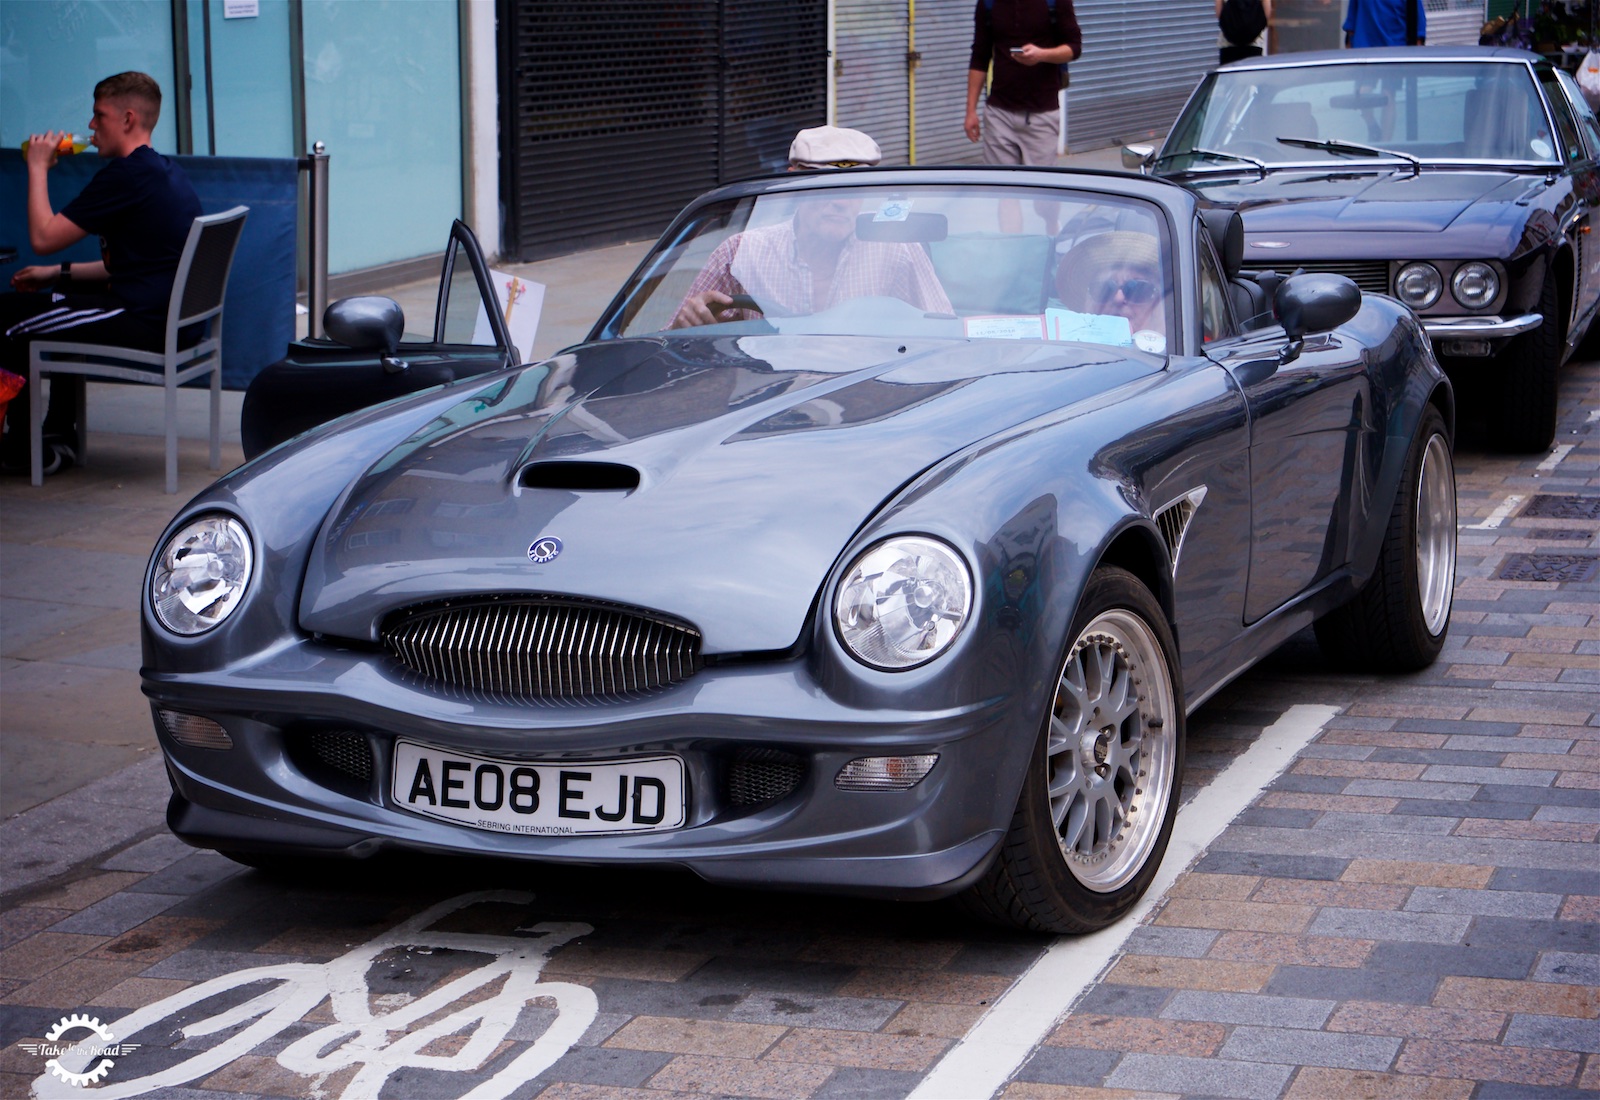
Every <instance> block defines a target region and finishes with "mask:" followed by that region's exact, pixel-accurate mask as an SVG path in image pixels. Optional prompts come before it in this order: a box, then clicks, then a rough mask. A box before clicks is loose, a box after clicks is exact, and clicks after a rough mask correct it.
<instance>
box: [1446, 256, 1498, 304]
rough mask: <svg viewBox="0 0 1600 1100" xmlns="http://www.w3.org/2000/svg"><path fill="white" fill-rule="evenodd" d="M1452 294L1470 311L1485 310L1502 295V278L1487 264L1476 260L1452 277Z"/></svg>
mask: <svg viewBox="0 0 1600 1100" xmlns="http://www.w3.org/2000/svg"><path fill="white" fill-rule="evenodd" d="M1450 293H1451V294H1453V295H1455V299H1456V301H1458V302H1460V303H1461V304H1462V305H1463V306H1466V307H1467V308H1468V309H1483V308H1484V307H1485V306H1487V305H1489V304H1490V303H1492V302H1493V301H1494V300H1495V298H1497V297H1498V296H1499V294H1500V276H1498V275H1496V274H1495V273H1494V268H1492V267H1490V266H1489V265H1488V264H1486V263H1480V262H1479V261H1476V260H1474V261H1473V262H1472V263H1469V264H1462V265H1461V266H1460V267H1458V268H1456V273H1455V274H1454V275H1452V276H1450Z"/></svg>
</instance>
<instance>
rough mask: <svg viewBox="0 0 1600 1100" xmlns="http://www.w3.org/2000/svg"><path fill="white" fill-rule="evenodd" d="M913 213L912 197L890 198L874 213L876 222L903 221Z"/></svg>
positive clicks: (873, 216) (873, 218)
mask: <svg viewBox="0 0 1600 1100" xmlns="http://www.w3.org/2000/svg"><path fill="white" fill-rule="evenodd" d="M910 213H911V200H910V199H889V200H887V201H885V202H884V204H883V205H882V206H880V207H878V212H877V213H876V214H874V215H872V220H873V221H875V222H903V221H905V220H906V218H907V217H908V216H909V215H910Z"/></svg>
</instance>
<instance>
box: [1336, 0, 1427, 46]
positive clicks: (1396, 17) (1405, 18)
mask: <svg viewBox="0 0 1600 1100" xmlns="http://www.w3.org/2000/svg"><path fill="white" fill-rule="evenodd" d="M1427 42H1428V13H1427V10H1426V9H1425V7H1424V6H1423V3H1422V0H1350V7H1349V8H1348V9H1346V11H1345V15H1344V44H1345V45H1346V46H1349V47H1353V48H1355V49H1361V48H1363V47H1366V46H1425V45H1427Z"/></svg>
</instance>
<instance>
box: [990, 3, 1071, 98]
mask: <svg viewBox="0 0 1600 1100" xmlns="http://www.w3.org/2000/svg"><path fill="white" fill-rule="evenodd" d="M1055 8H1056V17H1055V20H1054V22H1052V21H1051V19H1050V5H1049V4H1048V3H1047V2H1046V0H992V6H991V0H977V3H976V5H975V6H974V8H973V30H972V60H971V61H969V62H968V63H967V67H968V68H969V69H976V70H977V71H978V72H984V71H986V70H987V69H988V68H989V63H990V61H991V60H993V62H994V79H993V80H992V81H991V82H990V84H989V102H990V103H992V104H994V105H995V106H996V107H1004V108H1005V109H1006V110H1008V111H1053V110H1055V109H1056V107H1057V105H1058V101H1057V99H1056V93H1057V92H1058V91H1060V90H1061V70H1060V68H1059V67H1058V66H1056V65H1052V64H1048V63H1046V64H1043V65H1024V64H1022V63H1021V62H1020V61H1018V60H1016V59H1015V58H1013V57H1012V56H1011V49H1012V47H1013V46H1026V45H1028V44H1029V43H1032V44H1033V45H1035V46H1041V47H1045V48H1051V47H1055V46H1071V47H1072V55H1073V57H1074V58H1077V57H1081V56H1082V55H1083V31H1082V29H1080V28H1079V26H1078V17H1077V15H1075V14H1074V13H1073V11H1072V0H1056V4H1055Z"/></svg>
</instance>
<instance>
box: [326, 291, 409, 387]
mask: <svg viewBox="0 0 1600 1100" xmlns="http://www.w3.org/2000/svg"><path fill="white" fill-rule="evenodd" d="M322 331H324V332H326V333H327V334H328V336H329V338H330V339H333V340H337V341H338V342H339V343H341V344H343V345H344V346H345V347H347V348H354V349H356V350H357V351H376V352H381V353H382V361H383V369H384V370H386V371H388V372H389V373H390V374H398V373H399V372H400V371H403V370H405V369H406V366H407V364H406V362H405V360H403V359H396V358H395V357H394V353H395V349H396V348H398V347H399V346H400V337H401V336H402V335H404V333H405V331H406V315H405V311H404V310H402V309H401V308H400V303H399V302H397V301H395V300H394V299H393V298H382V297H378V296H376V295H372V296H367V297H361V298H340V299H339V300H338V301H337V302H334V303H333V304H332V305H330V306H329V307H328V308H327V309H326V310H324V311H323V314H322Z"/></svg>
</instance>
